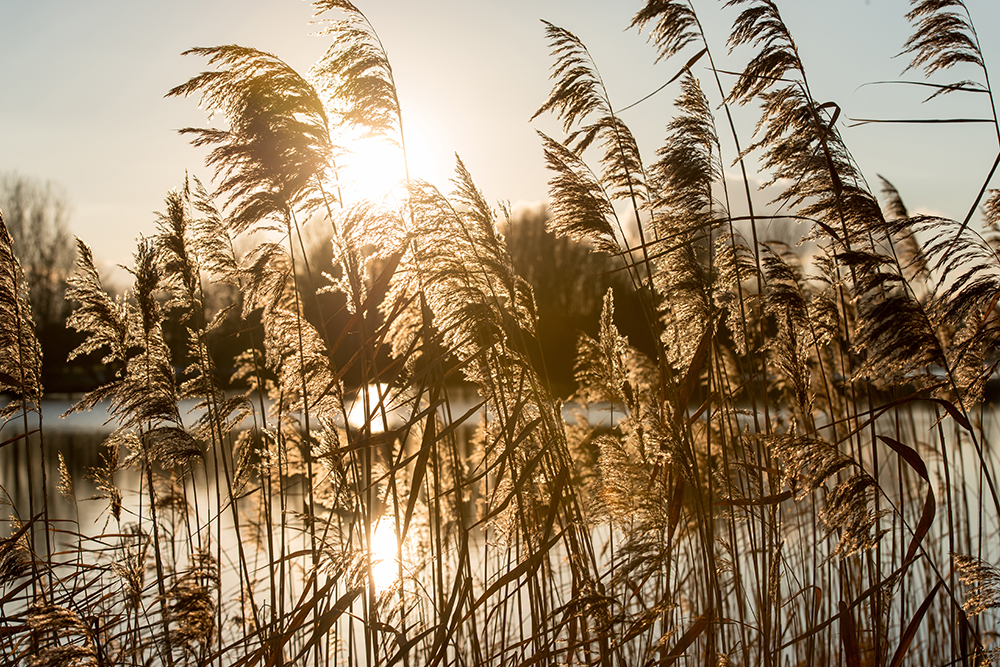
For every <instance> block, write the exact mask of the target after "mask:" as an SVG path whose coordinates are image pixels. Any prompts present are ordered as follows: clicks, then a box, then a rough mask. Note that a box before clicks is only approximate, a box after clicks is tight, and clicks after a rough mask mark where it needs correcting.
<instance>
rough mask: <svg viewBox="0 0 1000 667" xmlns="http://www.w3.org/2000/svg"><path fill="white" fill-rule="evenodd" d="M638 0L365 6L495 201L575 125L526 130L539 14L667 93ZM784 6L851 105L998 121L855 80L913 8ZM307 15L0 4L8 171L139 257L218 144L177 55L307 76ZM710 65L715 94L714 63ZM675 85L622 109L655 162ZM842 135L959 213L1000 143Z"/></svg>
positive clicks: (875, 167) (712, 28) (957, 137)
mask: <svg viewBox="0 0 1000 667" xmlns="http://www.w3.org/2000/svg"><path fill="white" fill-rule="evenodd" d="M641 4H642V3H641V2H639V1H638V0H636V1H630V2H615V3H610V2H597V1H596V0H576V1H570V0H544V1H540V2H529V1H527V0H503V1H501V0H426V1H422V2H412V1H411V2H402V1H399V2H387V1H385V0H382V1H379V2H376V1H372V2H363V1H362V2H359V7H360V8H361V9H362V10H363V11H365V12H366V13H367V15H368V16H369V18H370V20H371V21H372V23H373V24H374V25H375V26H376V29H377V30H378V31H379V33H380V35H381V37H382V40H383V42H384V44H385V45H386V47H387V49H388V51H389V56H390V59H391V60H392V62H393V66H394V71H395V74H396V80H397V83H398V85H399V87H400V96H401V101H402V104H403V111H404V118H405V119H406V121H407V132H408V140H409V142H410V147H411V152H412V153H413V156H414V162H415V164H414V169H415V171H416V174H415V175H417V176H421V177H424V178H427V179H428V180H431V181H432V182H435V183H437V184H439V185H446V184H447V183H446V181H447V179H448V178H449V177H450V168H451V164H452V155H453V154H454V153H455V152H458V153H459V154H460V155H461V156H462V158H463V160H464V161H465V162H466V164H467V166H468V167H469V169H470V170H471V171H472V173H473V176H474V177H475V178H476V180H477V181H478V182H479V184H480V186H481V187H482V188H483V189H484V191H485V192H486V195H487V196H488V197H489V198H490V199H493V200H501V199H502V200H511V201H514V202H516V201H519V200H525V201H532V200H539V199H543V198H544V197H545V195H546V184H545V183H546V180H547V174H546V172H545V169H544V165H543V162H542V151H541V148H540V145H539V142H538V139H537V137H536V135H535V129H536V128H537V129H542V130H544V131H546V132H549V133H551V134H553V135H554V136H560V135H559V133H558V128H557V126H556V125H555V123H553V122H552V121H551V120H548V119H545V120H542V121H537V122H535V123H534V124H532V123H529V122H528V120H529V118H530V117H531V115H532V113H533V112H534V111H535V109H536V108H537V107H538V106H539V105H540V104H541V103H542V102H543V101H544V99H545V96H546V94H547V93H548V90H549V82H548V75H549V67H550V64H551V59H550V57H549V54H548V47H547V45H546V43H545V40H544V35H543V29H542V25H541V24H540V23H539V21H538V19H540V18H545V19H547V20H549V21H551V22H553V23H556V24H557V25H560V26H562V27H564V28H567V29H569V30H571V31H573V32H574V33H576V34H577V35H578V36H579V37H580V38H582V39H583V40H584V42H585V43H587V45H588V47H589V48H590V50H591V52H592V54H593V55H594V57H595V59H596V60H597V62H598V65H599V66H600V67H601V70H602V74H603V76H604V79H605V81H606V83H607V85H608V87H609V89H610V91H611V94H612V96H613V98H614V99H615V101H616V105H617V106H619V107H621V106H625V105H626V104H628V103H630V102H633V101H635V100H636V99H638V98H640V97H642V96H643V95H645V94H647V93H648V92H651V91H652V90H654V89H655V88H657V87H658V86H659V85H660V84H661V83H662V82H664V81H665V80H667V79H669V78H670V77H671V76H672V75H673V74H674V73H675V71H676V69H677V68H678V66H679V65H680V64H681V62H682V61H678V62H676V63H661V64H659V65H655V64H654V63H653V60H654V58H655V52H654V50H653V49H652V47H651V46H649V45H648V44H647V43H646V41H645V35H638V34H637V33H636V32H635V31H627V32H626V31H625V28H626V27H627V25H628V23H629V21H630V19H631V16H632V14H633V13H634V12H635V11H636V10H637V9H638V8H639V7H640V6H641ZM722 4H723V3H721V2H715V1H714V0H711V1H709V2H696V3H695V5H696V8H698V10H699V13H700V15H701V17H702V20H703V21H704V22H705V24H706V29H707V30H708V31H709V33H710V37H711V38H713V39H714V47H713V50H714V52H715V54H716V58H717V62H718V63H719V65H720V66H721V67H728V68H732V69H736V68H739V67H740V65H741V62H742V61H741V59H740V57H739V54H737V55H736V56H734V58H727V57H726V51H725V37H726V34H727V30H728V27H729V23H730V22H731V20H732V18H733V16H734V15H735V14H734V12H733V11H732V10H727V11H725V12H723V11H722V9H721V6H722ZM968 5H969V8H970V10H971V11H972V13H973V19H974V20H975V21H976V25H977V27H978V29H979V32H980V38H981V39H982V41H983V42H984V48H985V50H986V56H987V59H988V64H992V65H993V66H994V67H1000V8H998V3H996V1H995V0H969V1H968ZM779 7H780V8H781V10H782V13H783V15H784V17H785V20H786V22H787V23H788V24H789V26H790V27H791V29H792V31H793V34H794V35H795V38H796V40H797V43H798V45H799V47H800V50H801V52H802V55H803V58H804V60H805V63H806V68H807V74H808V76H809V77H810V83H811V85H812V88H813V92H814V94H815V95H816V96H817V97H822V98H823V99H829V100H834V101H836V102H838V103H839V104H840V105H841V107H842V108H843V115H842V118H845V119H846V118H847V117H852V116H853V117H892V116H895V117H907V118H912V117H933V116H952V115H965V116H985V115H988V113H989V109H988V105H987V104H986V98H985V97H984V96H976V97H966V98H961V99H959V98H957V97H956V98H955V99H954V100H952V101H949V100H943V101H941V102H932V103H930V104H926V105H922V106H921V104H920V100H921V99H922V92H923V91H922V90H915V89H908V88H902V87H898V86H892V87H885V86H882V87H879V86H865V87H859V86H861V85H862V84H864V83H866V82H870V81H876V80H880V79H897V78H899V75H900V72H901V70H902V68H903V66H904V65H905V62H904V61H903V60H902V59H899V58H896V59H894V58H893V55H894V54H895V53H897V52H898V51H899V50H900V47H901V45H902V44H903V41H904V40H905V39H906V36H907V35H908V31H909V26H908V25H907V23H906V21H905V18H904V16H903V15H904V14H905V12H906V10H907V7H908V2H906V0H867V1H866V0H784V1H781V0H779ZM310 16H311V8H310V6H309V4H308V3H306V2H303V1H302V0H266V1H265V0H175V1H173V2H169V3H166V2H155V3H154V2H151V1H134V0H132V1H126V0H89V1H88V2H77V1H73V0H0V91H2V98H0V99H2V104H0V170H4V171H10V170H16V171H19V172H21V173H23V174H26V175H30V176H34V177H38V178H42V179H52V180H54V181H56V182H58V183H60V184H61V185H62V186H63V187H64V188H65V190H66V192H67V195H68V199H69V201H70V203H71V205H72V209H73V214H72V218H71V224H72V228H73V231H74V232H75V233H76V234H78V235H79V236H81V237H82V238H83V239H84V240H85V241H86V242H87V243H88V244H90V245H91V246H92V247H93V249H94V251H95V253H96V254H97V256H98V258H99V259H101V260H103V261H104V262H106V263H115V262H129V261H130V260H129V257H130V254H131V251H132V249H133V248H134V239H135V238H136V236H137V235H139V234H140V233H147V234H148V233H150V232H151V231H152V229H153V222H154V219H155V217H154V211H156V210H159V209H160V208H161V205H162V201H163V196H164V194H165V193H166V192H167V190H169V189H170V188H173V187H176V186H178V185H179V184H180V182H181V181H182V179H183V177H184V171H185V169H187V170H189V171H190V172H191V173H193V174H196V175H198V176H200V177H201V178H202V179H203V180H208V178H209V177H210V172H209V171H208V170H207V169H206V168H205V167H204V166H203V164H202V158H203V154H202V153H200V152H198V151H196V150H195V149H193V148H191V147H190V146H189V145H188V144H187V141H186V139H185V138H183V137H181V136H179V135H177V134H176V132H175V130H176V129H177V128H180V127H183V126H188V125H194V126H203V125H205V123H206V118H205V115H204V113H203V112H201V111H199V110H198V109H197V106H196V101H195V100H192V99H188V100H184V99H164V98H163V95H164V93H165V92H166V91H167V90H169V89H170V88H171V87H173V86H175V85H177V84H179V83H182V82H183V81H185V80H187V79H188V78H189V77H191V76H192V75H194V74H196V73H198V72H199V71H201V69H203V66H204V62H203V61H202V60H200V59H198V58H196V57H192V56H188V57H181V56H180V53H181V51H183V50H184V49H186V48H189V47H192V46H214V45H218V44H226V43H239V44H243V45H246V46H253V47H256V48H259V49H263V50H267V51H271V52H273V53H275V54H276V55H278V56H280V57H282V58H284V59H285V60H286V61H287V62H289V63H290V64H291V65H293V66H295V67H296V68H297V69H299V71H301V72H303V73H304V72H305V71H306V70H307V69H308V67H309V65H311V64H312V63H313V62H314V61H315V60H316V58H317V57H318V56H319V55H320V54H321V53H322V52H323V50H324V49H325V47H326V43H325V42H324V41H323V40H322V39H321V38H317V37H312V36H310V35H309V33H310V32H311V31H312V29H313V28H312V27H310V26H309V25H308V22H309V20H310ZM685 58H686V56H685ZM698 73H699V72H698V71H696V74H698ZM700 74H701V76H702V77H703V78H704V79H706V86H708V81H707V72H704V71H702V72H700ZM976 74H977V73H976V72H973V71H967V72H963V73H961V74H960V75H958V74H956V75H954V76H953V77H951V78H964V77H969V76H975V75H976ZM908 78H911V79H916V78H918V75H917V74H915V73H910V74H908ZM945 78H948V77H942V78H941V79H939V80H944V79H945ZM675 93H676V89H667V90H665V91H664V92H663V93H661V94H659V95H658V96H657V97H655V98H653V99H651V100H649V101H648V102H646V103H644V104H643V105H642V106H640V107H637V108H636V109H633V110H630V111H627V112H625V114H624V115H623V117H624V118H625V120H626V121H627V122H629V124H630V125H631V126H632V128H633V131H634V132H635V133H636V135H637V137H638V138H639V141H640V145H641V146H643V147H644V150H645V155H646V159H647V161H651V160H652V159H653V156H654V151H655V149H656V148H657V147H658V146H659V145H660V142H661V141H662V138H663V135H664V132H663V128H664V125H665V124H666V122H667V121H668V120H669V114H670V112H671V108H672V96H673V94H675ZM956 104H957V106H956ZM755 120H756V119H755V115H754V112H753V111H752V110H749V109H747V110H742V112H741V113H740V114H739V115H738V121H739V122H740V123H741V124H743V126H744V128H745V129H744V136H743V141H744V142H745V143H746V142H748V141H749V133H748V132H749V128H752V124H753V122H754V121H755ZM720 132H721V128H720ZM844 133H845V138H846V139H847V142H848V145H849V147H850V148H851V150H852V152H853V153H854V154H855V157H856V158H857V159H858V161H859V162H860V163H861V165H862V168H863V169H864V170H865V173H866V175H867V176H868V177H869V179H870V182H871V183H872V185H873V186H875V185H876V183H875V181H876V178H875V174H876V173H881V174H883V175H884V176H886V177H887V178H889V179H890V180H892V181H893V182H894V183H895V184H896V186H897V187H898V188H899V189H900V191H901V192H902V194H903V196H904V199H905V200H906V202H907V204H908V205H909V206H910V207H911V209H919V210H926V211H934V212H938V213H942V214H946V215H949V216H951V217H957V218H961V217H963V216H964V215H965V212H966V210H967V209H968V207H969V205H970V203H971V201H972V198H973V197H974V196H975V194H976V192H977V191H978V189H979V187H980V185H981V184H982V179H983V178H984V177H985V175H986V173H987V172H988V170H989V167H990V165H991V164H992V162H993V159H994V157H995V155H996V152H997V143H996V137H995V134H994V133H993V130H992V129H991V128H990V127H988V126H962V127H958V126H920V127H914V126H887V125H881V126H868V127H859V128H852V129H845V130H844ZM729 157H730V158H731V155H730V156H729ZM997 183H998V184H1000V178H998V179H997ZM998 187H1000V185H998Z"/></svg>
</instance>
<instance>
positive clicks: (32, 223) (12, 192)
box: [0, 172, 76, 389]
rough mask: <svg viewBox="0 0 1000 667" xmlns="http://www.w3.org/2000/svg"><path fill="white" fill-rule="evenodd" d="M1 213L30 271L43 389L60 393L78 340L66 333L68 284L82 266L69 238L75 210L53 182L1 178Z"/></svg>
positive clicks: (13, 174)
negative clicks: (76, 267) (76, 264)
mask: <svg viewBox="0 0 1000 667" xmlns="http://www.w3.org/2000/svg"><path fill="white" fill-rule="evenodd" d="M0 211H3V219H4V222H5V224H6V225H7V229H8V230H9V231H10V235H11V237H12V238H13V239H14V251H15V253H16V254H17V257H18V260H19V261H20V262H21V266H22V267H23V270H24V276H25V279H26V280H27V282H28V289H29V294H30V297H31V309H32V314H33V317H34V322H35V329H36V332H37V336H38V340H39V342H40V343H41V345H42V351H43V354H44V357H43V362H42V378H43V383H44V384H45V386H46V387H47V388H49V389H58V388H60V385H62V384H64V383H63V382H62V380H65V379H66V373H65V372H64V370H65V362H66V355H67V353H68V352H69V350H70V349H72V340H71V336H70V335H69V332H67V329H66V318H67V316H68V315H69V304H68V303H67V302H66V299H65V296H64V295H65V291H66V278H67V277H68V276H69V275H70V273H71V272H72V271H73V264H74V262H75V261H76V244H75V243H74V242H73V237H72V235H71V234H70V233H69V230H68V226H67V221H68V219H69V206H68V204H67V201H66V196H65V194H64V193H63V191H62V189H61V188H59V187H58V186H56V185H55V184H53V183H51V182H44V183H43V182H41V181H39V180H36V179H33V178H30V177H27V176H24V175H21V174H18V173H16V172H6V173H0Z"/></svg>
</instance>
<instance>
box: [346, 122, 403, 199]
mask: <svg viewBox="0 0 1000 667" xmlns="http://www.w3.org/2000/svg"><path fill="white" fill-rule="evenodd" d="M347 146H349V149H348V152H347V153H345V154H344V155H343V156H342V157H341V158H340V159H339V160H338V162H337V167H338V170H337V171H338V176H339V183H340V191H341V194H342V196H343V198H344V204H345V205H347V206H352V205H354V204H356V203H359V202H362V201H370V202H381V201H387V203H392V202H396V201H400V200H402V199H403V198H404V196H405V193H406V189H405V186H404V181H405V179H406V170H405V168H404V166H403V153H402V151H401V150H400V149H399V147H398V146H395V145H393V144H392V143H391V142H389V141H386V140H383V139H378V138H371V137H368V138H360V137H359V138H353V139H348V140H347Z"/></svg>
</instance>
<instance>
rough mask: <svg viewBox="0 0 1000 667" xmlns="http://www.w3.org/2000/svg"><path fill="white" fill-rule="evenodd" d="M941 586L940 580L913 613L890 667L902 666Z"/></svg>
mask: <svg viewBox="0 0 1000 667" xmlns="http://www.w3.org/2000/svg"><path fill="white" fill-rule="evenodd" d="M939 588H941V581H940V580H939V581H938V582H937V583H936V584H934V588H932V589H931V592H930V593H928V594H927V597H926V598H924V601H923V603H921V605H920V607H919V608H918V609H917V611H916V612H915V613H914V614H913V618H911V619H910V622H909V623H907V625H906V630H904V631H903V634H902V636H901V637H900V638H899V646H898V647H896V652H895V653H893V655H892V660H891V661H890V662H889V667H900V666H901V665H902V664H903V657H904V656H905V655H906V652H907V651H908V650H909V648H910V644H912V643H913V638H914V637H915V636H916V635H917V628H918V627H920V621H922V620H923V618H924V614H926V613H927V610H928V609H930V606H931V602H933V601H934V596H935V595H937V592H938V589H939Z"/></svg>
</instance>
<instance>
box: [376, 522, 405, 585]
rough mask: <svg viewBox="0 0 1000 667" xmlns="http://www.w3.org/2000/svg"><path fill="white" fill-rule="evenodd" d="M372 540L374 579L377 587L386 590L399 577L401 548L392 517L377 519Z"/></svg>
mask: <svg viewBox="0 0 1000 667" xmlns="http://www.w3.org/2000/svg"><path fill="white" fill-rule="evenodd" d="M371 540H372V541H371V549H370V552H371V559H372V579H373V581H374V583H375V589H376V590H378V591H384V590H386V589H387V588H390V587H391V586H393V585H394V584H395V583H396V580H397V579H398V578H399V548H398V546H397V543H396V526H395V524H394V522H393V521H392V519H388V518H382V519H380V520H379V521H377V522H376V523H375V525H374V526H373V527H372V538H371Z"/></svg>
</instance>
